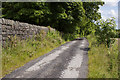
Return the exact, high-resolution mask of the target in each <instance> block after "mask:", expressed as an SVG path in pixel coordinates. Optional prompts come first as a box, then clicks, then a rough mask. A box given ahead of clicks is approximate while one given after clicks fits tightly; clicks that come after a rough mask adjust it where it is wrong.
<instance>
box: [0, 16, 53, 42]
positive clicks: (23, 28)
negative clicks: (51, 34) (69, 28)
mask: <svg viewBox="0 0 120 80" xmlns="http://www.w3.org/2000/svg"><path fill="white" fill-rule="evenodd" d="M0 25H1V28H0V31H1V32H0V34H2V40H3V42H4V41H6V40H7V38H8V37H9V36H15V35H17V36H19V37H20V38H21V39H26V38H28V37H32V36H33V35H36V34H38V33H40V31H41V30H43V31H45V32H46V33H47V32H48V31H49V29H48V27H44V26H37V25H32V24H28V23H23V22H19V21H13V20H9V19H4V18H2V19H0ZM50 30H52V31H55V29H53V28H50Z"/></svg>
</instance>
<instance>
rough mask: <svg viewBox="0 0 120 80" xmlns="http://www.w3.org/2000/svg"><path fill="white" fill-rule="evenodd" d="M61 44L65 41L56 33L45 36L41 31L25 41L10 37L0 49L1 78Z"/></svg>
mask: <svg viewBox="0 0 120 80" xmlns="http://www.w3.org/2000/svg"><path fill="white" fill-rule="evenodd" d="M63 43H65V41H64V40H63V39H62V38H61V36H60V35H59V33H58V32H49V33H47V34H46V33H45V32H44V31H41V33H40V34H39V35H37V36H36V37H34V38H33V39H27V40H20V39H19V38H17V37H11V41H8V42H7V44H6V46H5V48H3V49H2V77H3V76H5V75H6V74H8V73H10V72H11V71H13V70H15V69H16V68H19V67H21V66H23V65H24V64H25V63H27V62H29V61H31V60H33V59H35V58H38V57H39V56H42V55H44V54H45V53H48V52H49V51H51V50H53V49H54V48H56V47H58V46H60V45H61V44H63Z"/></svg>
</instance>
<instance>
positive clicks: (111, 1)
mask: <svg viewBox="0 0 120 80" xmlns="http://www.w3.org/2000/svg"><path fill="white" fill-rule="evenodd" d="M103 1H104V2H105V5H109V6H117V5H118V2H119V1H120V0H103Z"/></svg>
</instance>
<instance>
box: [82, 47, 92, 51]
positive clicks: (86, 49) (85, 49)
mask: <svg viewBox="0 0 120 80" xmlns="http://www.w3.org/2000/svg"><path fill="white" fill-rule="evenodd" d="M80 50H84V51H89V50H90V48H80Z"/></svg>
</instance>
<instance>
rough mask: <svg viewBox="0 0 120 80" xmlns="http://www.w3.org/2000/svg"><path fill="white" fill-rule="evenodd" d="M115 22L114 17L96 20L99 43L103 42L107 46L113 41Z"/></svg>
mask: <svg viewBox="0 0 120 80" xmlns="http://www.w3.org/2000/svg"><path fill="white" fill-rule="evenodd" d="M115 27H116V24H115V21H114V18H111V19H107V20H106V21H103V20H100V21H98V22H97V28H96V37H97V41H98V42H99V43H104V44H105V45H107V46H108V47H110V45H111V44H113V43H114V41H115V40H114V39H113V38H115V36H116V30H115Z"/></svg>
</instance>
